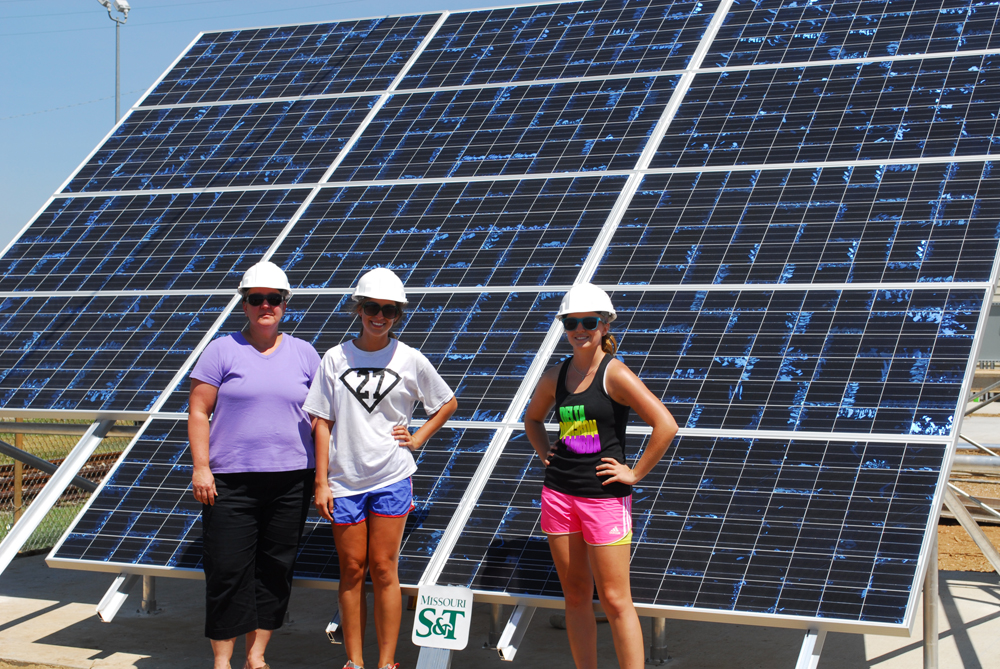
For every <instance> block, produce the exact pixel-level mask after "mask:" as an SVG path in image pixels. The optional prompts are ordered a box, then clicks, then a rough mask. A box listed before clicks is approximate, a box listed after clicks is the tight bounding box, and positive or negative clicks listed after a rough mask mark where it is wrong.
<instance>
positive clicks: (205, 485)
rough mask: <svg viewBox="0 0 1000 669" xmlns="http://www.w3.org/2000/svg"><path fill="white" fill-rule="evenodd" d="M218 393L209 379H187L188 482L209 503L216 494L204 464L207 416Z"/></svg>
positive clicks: (213, 501) (213, 499)
mask: <svg viewBox="0 0 1000 669" xmlns="http://www.w3.org/2000/svg"><path fill="white" fill-rule="evenodd" d="M218 396H219V389H218V388H217V387H215V386H213V385H212V384H211V383H205V382H204V381H198V380H197V379H191V395H190V398H189V399H188V442H190V444H191V459H192V460H194V473H192V474H191V485H192V487H193V488H194V498H195V499H196V500H198V501H199V502H201V503H202V504H208V505H209V506H211V505H213V504H215V498H216V497H218V495H219V493H218V492H216V490H215V476H213V475H212V470H211V468H210V467H209V466H208V433H209V417H210V416H211V415H212V412H213V411H215V400H216V399H217V398H218Z"/></svg>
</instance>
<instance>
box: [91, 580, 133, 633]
mask: <svg viewBox="0 0 1000 669" xmlns="http://www.w3.org/2000/svg"><path fill="white" fill-rule="evenodd" d="M138 582H139V574H126V573H125V572H122V573H120V574H118V576H116V577H115V580H114V582H113V583H112V584H111V587H110V588H108V591H107V592H106V593H104V596H103V597H101V601H100V603H98V605H97V616H98V617H99V618H100V619H101V622H105V623H109V622H111V621H112V620H114V618H115V614H117V613H118V609H120V608H121V607H122V604H124V603H125V600H126V599H128V593H129V591H130V590H131V589H132V588H133V587H134V586H135V584H136V583H138Z"/></svg>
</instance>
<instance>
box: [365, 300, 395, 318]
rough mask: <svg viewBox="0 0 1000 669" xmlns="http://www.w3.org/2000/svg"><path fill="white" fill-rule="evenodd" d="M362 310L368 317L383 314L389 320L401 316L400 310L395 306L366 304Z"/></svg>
mask: <svg viewBox="0 0 1000 669" xmlns="http://www.w3.org/2000/svg"><path fill="white" fill-rule="evenodd" d="M361 310H362V311H363V312H365V315H366V316H378V312H380V311H381V312H382V315H383V316H385V317H386V318H388V319H389V320H392V319H394V318H395V317H396V316H398V315H399V309H398V308H397V307H396V305H395V304H379V303H378V302H365V303H364V304H362V305H361Z"/></svg>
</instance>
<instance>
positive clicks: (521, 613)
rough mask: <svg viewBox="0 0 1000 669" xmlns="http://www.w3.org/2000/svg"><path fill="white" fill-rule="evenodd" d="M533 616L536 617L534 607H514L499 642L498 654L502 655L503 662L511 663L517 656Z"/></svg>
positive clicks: (521, 605) (520, 605) (519, 605)
mask: <svg viewBox="0 0 1000 669" xmlns="http://www.w3.org/2000/svg"><path fill="white" fill-rule="evenodd" d="M533 615H535V607H534V606H524V605H523V604H518V605H517V606H515V607H514V611H513V612H512V613H511V614H510V618H509V619H508V620H507V626H506V627H504V630H503V634H501V635H500V640H499V641H498V642H497V652H498V653H499V654H500V659H501V660H506V661H507V662H510V661H511V660H513V659H514V656H515V655H517V647H518V646H520V645H521V640H522V639H524V633H525V632H527V631H528V624H529V623H530V622H531V617H532V616H533Z"/></svg>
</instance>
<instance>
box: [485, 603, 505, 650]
mask: <svg viewBox="0 0 1000 669" xmlns="http://www.w3.org/2000/svg"><path fill="white" fill-rule="evenodd" d="M502 632H503V604H490V632H489V635H488V636H487V637H486V643H484V644H483V648H488V649H490V650H496V649H497V644H498V643H500V634H501V633H502Z"/></svg>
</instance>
